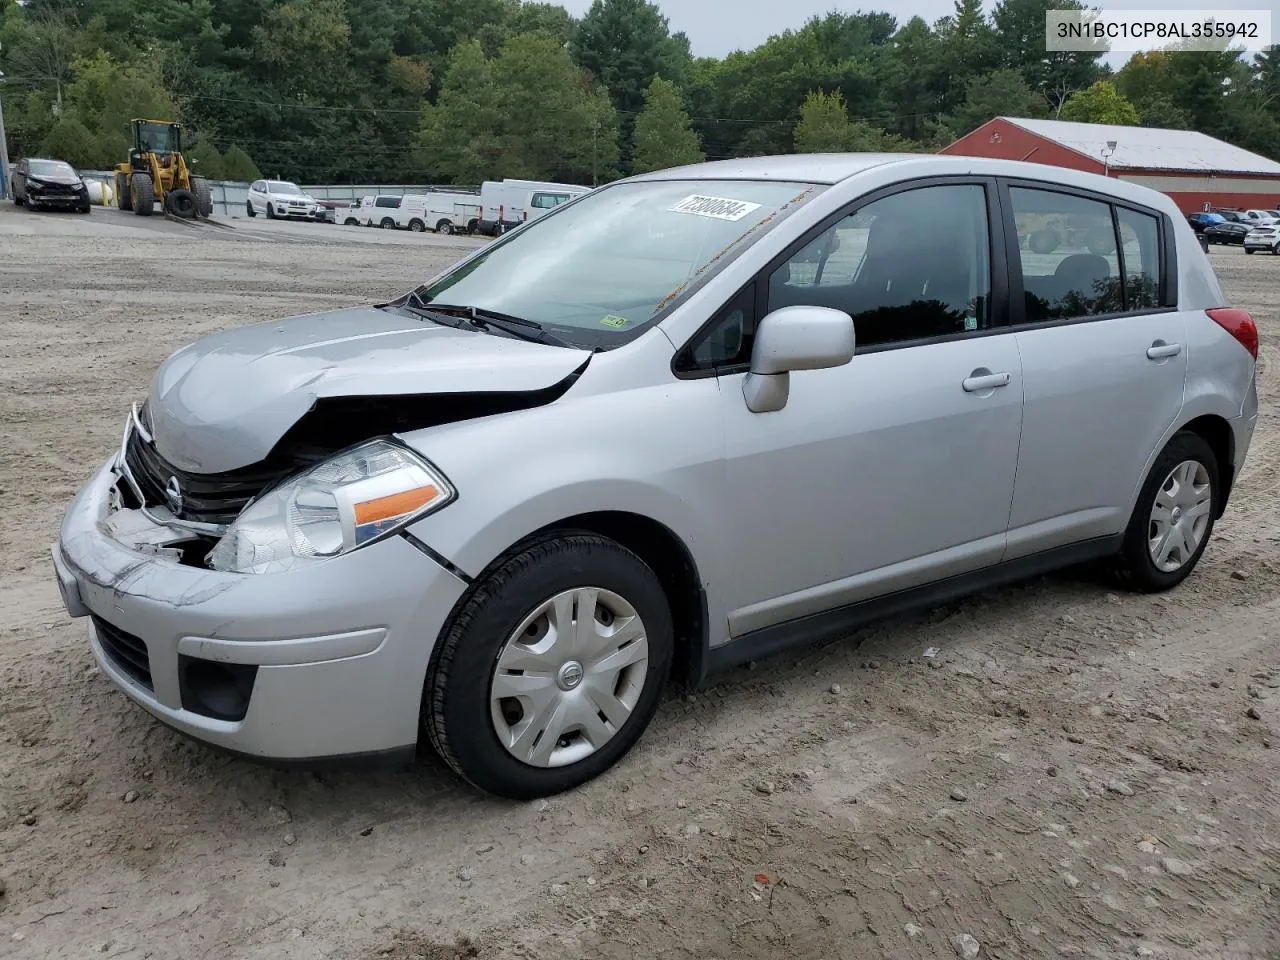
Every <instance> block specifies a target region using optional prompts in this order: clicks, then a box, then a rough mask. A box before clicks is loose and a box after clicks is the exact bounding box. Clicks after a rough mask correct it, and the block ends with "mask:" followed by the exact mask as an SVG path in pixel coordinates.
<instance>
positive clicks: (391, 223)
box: [378, 217, 396, 230]
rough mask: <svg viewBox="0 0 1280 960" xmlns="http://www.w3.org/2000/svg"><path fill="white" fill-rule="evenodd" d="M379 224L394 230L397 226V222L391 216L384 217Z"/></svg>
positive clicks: (384, 228) (383, 227)
mask: <svg viewBox="0 0 1280 960" xmlns="http://www.w3.org/2000/svg"><path fill="white" fill-rule="evenodd" d="M378 226H380V227H381V228H382V229H383V230H394V229H395V228H396V222H395V221H394V220H392V219H391V218H390V217H383V218H382V222H381V223H380V224H378Z"/></svg>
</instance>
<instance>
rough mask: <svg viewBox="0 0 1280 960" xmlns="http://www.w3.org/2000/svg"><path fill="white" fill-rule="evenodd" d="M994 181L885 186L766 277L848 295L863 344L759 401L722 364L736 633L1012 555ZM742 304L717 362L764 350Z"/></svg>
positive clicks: (797, 289) (843, 299)
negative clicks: (842, 361) (783, 398)
mask: <svg viewBox="0 0 1280 960" xmlns="http://www.w3.org/2000/svg"><path fill="white" fill-rule="evenodd" d="M993 189H994V187H993V186H991V185H989V184H984V183H980V182H976V183H949V184H946V185H937V186H918V187H915V188H912V189H907V190H901V191H899V192H896V193H892V194H889V195H887V196H883V197H880V198H879V199H875V200H873V201H872V202H870V203H867V204H864V205H862V206H861V207H860V208H853V209H851V210H850V212H849V213H848V215H846V216H844V217H843V218H841V219H840V220H839V221H838V222H836V223H835V224H834V225H833V226H830V227H829V228H827V229H825V230H820V231H818V232H817V235H816V236H814V237H812V238H806V240H807V241H808V242H807V244H806V245H805V246H803V247H802V248H801V249H798V250H796V251H794V253H793V255H791V256H790V257H788V258H786V260H785V262H783V263H781V265H779V266H777V268H776V269H774V270H773V271H771V272H769V273H767V274H766V275H762V276H761V277H760V278H758V279H757V281H756V283H757V284H758V285H759V287H758V288H757V291H756V292H755V296H756V300H755V303H756V310H757V313H758V314H763V313H766V312H767V311H769V310H773V309H778V308H780V307H784V306H793V305H798V304H812V305H820V306H828V307H834V308H837V309H841V310H843V311H845V312H846V313H849V314H850V315H851V316H852V317H853V323H854V329H855V335H856V338H857V347H856V348H855V355H854V358H853V361H852V362H851V363H849V364H848V365H847V366H844V367H838V368H835V369H829V370H817V371H806V372H798V373H792V374H791V375H790V396H789V399H788V402H787V404H786V406H785V407H784V408H783V409H782V410H780V411H777V412H774V413H765V414H756V413H752V412H751V411H750V410H748V409H747V407H746V405H745V403H744V402H743V395H742V381H743V379H744V377H745V373H743V372H735V373H732V374H724V375H722V376H721V378H720V379H721V390H720V395H721V402H722V403H723V405H724V413H723V419H724V423H725V443H726V478H725V503H724V506H725V515H726V523H725V530H726V537H727V538H728V540H727V542H726V545H727V547H728V551H727V555H728V557H729V560H728V569H729V570H730V571H732V574H731V577H730V583H729V584H728V585H727V587H728V604H729V609H730V611H731V612H730V614H729V630H730V633H731V635H733V636H741V635H743V634H745V633H749V632H751V631H753V630H757V629H760V628H763V627H767V626H770V625H773V624H776V623H780V622H783V621H787V620H793V619H796V618H799V617H804V616H807V615H810V614H813V613H818V612H821V611H823V610H827V609H831V608H834V607H838V606H843V605H846V604H849V603H854V602H857V601H860V600H864V599H867V598H869V597H872V596H876V595H879V594H883V593H888V592H892V591H896V590H900V589H904V588H907V587H911V586H916V585H919V584H921V583H926V582H928V581H931V580H935V579H940V578H943V577H947V576H951V575H954V574H958V573H962V572H965V571H968V570H972V569H976V568H978V567H982V566H986V565H989V564H994V563H996V562H998V561H999V560H1000V557H1001V554H1002V553H1003V551H1004V545H1005V532H1006V529H1007V523H1008V517H1009V504H1010V500H1011V498H1012V495H1013V484H1014V473H1015V469H1016V465H1017V455H1018V435H1019V428H1020V425H1021V419H1022V373H1021V368H1020V363H1019V358H1018V348H1017V343H1016V341H1015V337H1014V335H1013V334H1012V333H1011V332H1010V333H1002V332H1000V328H999V327H998V326H997V323H998V321H999V320H1000V319H1002V317H1001V315H1000V314H998V313H994V312H993V310H992V303H993V297H992V272H991V262H992V257H991V250H992V242H991V230H990V228H989V216H988V208H989V204H988V191H989V190H993ZM998 286H1000V287H1001V288H1002V287H1003V278H1001V280H1000V283H999V284H998ZM996 299H997V301H998V298H996ZM742 305H743V304H738V305H732V304H731V305H730V309H729V310H728V311H726V314H725V316H724V318H722V320H723V322H722V324H720V325H719V328H717V327H713V328H712V329H711V331H710V335H709V338H708V344H709V345H708V346H706V347H705V348H703V353H702V358H703V361H704V362H711V363H713V364H714V365H715V366H716V367H717V368H721V369H722V368H723V367H724V365H725V358H731V357H733V356H734V354H735V352H736V355H737V358H738V360H740V361H741V360H744V359H745V358H749V355H750V340H751V337H750V335H749V333H750V331H749V330H748V329H747V328H748V327H749V324H747V323H746V322H745V316H744V314H743V311H742V310H741V309H737V308H739V307H741V306H742ZM735 310H736V312H735ZM735 324H737V327H736V328H735ZM717 352H718V353H719V354H721V356H720V357H719V358H717V357H716V356H715V354H716V353H717ZM694 355H695V356H697V355H698V354H697V351H696V350H695V351H694Z"/></svg>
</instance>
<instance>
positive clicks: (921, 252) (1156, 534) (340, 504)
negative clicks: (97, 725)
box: [53, 155, 1258, 798]
mask: <svg viewBox="0 0 1280 960" xmlns="http://www.w3.org/2000/svg"><path fill="white" fill-rule="evenodd" d="M1257 345H1258V341H1257V329H1256V327H1255V326H1254V323H1253V321H1252V320H1251V319H1250V317H1249V315H1248V314H1247V313H1244V312H1243V311H1240V310H1236V309H1232V308H1231V307H1230V306H1229V305H1228V304H1227V303H1226V301H1225V300H1224V298H1223V294H1222V291H1221V290H1220V288H1219V286H1218V283H1217V280H1216V278H1215V277H1214V274H1213V271H1212V269H1211V268H1210V266H1209V263H1208V261H1207V260H1206V258H1205V255H1204V254H1203V253H1202V252H1201V250H1200V249H1199V247H1198V245H1197V243H1196V240H1195V236H1194V234H1193V233H1192V231H1191V228H1190V227H1189V226H1188V225H1187V223H1186V220H1185V219H1184V218H1183V217H1182V215H1181V214H1180V213H1179V211H1178V209H1177V207H1176V206H1175V205H1174V204H1173V202H1172V201H1171V200H1169V199H1168V198H1167V197H1165V196H1163V195H1161V194H1159V193H1155V192H1152V191H1150V190H1147V189H1145V188H1142V187H1138V186H1134V185H1131V184H1127V183H1123V182H1119V181H1116V180H1110V179H1103V178H1101V177H1096V176H1092V175H1088V174H1083V173H1076V172H1074V171H1069V170H1061V169H1056V168H1050V167H1046V166H1038V165H1031V164H1018V163H1012V162H1007V161H996V160H978V159H967V158H954V157H933V156H929V157H919V156H903V155H840V156H835V155H833V156H816V157H780V158H761V159H753V160H742V161H730V162H723V163H711V164H705V165H700V166H694V167H688V168H682V169H676V170H668V171H663V172H659V173H653V174H648V175H645V176H641V177H636V178H633V179H630V180H626V181H622V182H619V183H615V184H613V185H610V186H607V187H604V188H601V189H598V190H595V191H592V192H591V193H589V194H586V195H584V196H582V197H580V198H578V199H576V200H574V201H573V202H571V203H568V204H565V205H563V206H561V207H560V208H558V209H557V210H555V211H554V212H552V213H550V214H548V215H547V216H545V217H543V218H540V219H539V220H537V221H535V222H531V223H529V224H528V225H526V226H523V227H521V229H519V230H516V231H513V232H512V233H510V234H509V235H508V236H506V237H504V238H502V239H501V240H499V241H497V242H495V243H492V244H490V245H488V246H486V247H484V248H483V249H481V250H478V251H477V252H475V253H474V254H473V255H471V256H470V257H468V258H466V259H465V260H463V261H461V262H460V263H458V264H457V265H456V266H454V267H452V268H451V269H449V270H447V271H446V272H444V273H443V274H441V275H440V276H438V277H436V278H435V279H434V280H431V281H430V282H428V283H426V284H424V285H422V286H420V287H418V288H417V289H415V290H413V291H412V292H410V293H408V294H407V295H405V296H403V297H401V298H399V299H397V300H395V301H394V302H390V303H385V304H381V305H377V306H370V307H362V308H356V309H345V310H338V311H334V312H331V313H323V314H319V315H315V316H305V317H294V318H290V319H286V320H280V321H272V322H269V323H265V324H261V325H257V326H252V327H248V328H245V329H237V330H228V331H225V332H222V333H218V334H215V335H213V336H210V337H207V338H205V339H203V340H201V341H199V342H198V343H195V344H193V345H191V346H189V347H186V348H185V349H183V350H180V351H179V352H177V353H176V354H174V355H173V356H172V357H171V358H170V359H169V360H167V361H166V362H165V363H164V365H163V366H162V367H161V368H160V369H159V371H158V372H157V374H156V376H155V380H154V383H153V385H152V387H151V391H150V394H149V396H148V397H147V398H146V400H145V402H144V403H143V404H142V405H141V406H140V407H138V406H135V408H134V409H133V410H132V411H130V412H129V414H128V416H127V417H126V418H125V424H124V430H123V434H122V438H121V442H120V448H119V450H118V451H116V452H115V453H114V455H112V456H111V458H110V459H109V460H108V461H107V462H106V463H105V464H104V465H103V466H102V468H101V469H100V470H99V471H98V472H97V473H96V474H95V475H94V476H93V477H92V478H91V479H90V480H89V482H88V483H87V484H86V485H85V486H84V487H83V489H81V490H80V492H79V493H78V495H77V497H76V499H75V501H74V503H73V504H72V505H71V507H70V509H69V511H68V513H67V516H66V519H65V521H64V523H63V527H62V531H61V536H60V539H59V541H58V543H57V544H56V545H55V546H54V548H53V560H54V566H55V568H56V571H57V577H58V580H59V583H60V585H61V589H62V592H63V596H64V599H65V602H66V604H67V608H68V610H69V611H70V613H71V614H72V615H73V616H85V617H88V618H89V620H88V622H89V642H90V645H91V647H92V650H93V654H94V656H95V658H96V659H97V661H98V663H99V664H100V665H101V668H102V671H103V673H104V674H105V675H106V676H107V677H109V678H110V679H111V680H112V681H113V682H114V683H115V684H116V685H117V686H118V687H119V688H120V689H121V690H123V691H124V693H125V694H127V695H128V696H129V697H131V698H132V699H133V700H135V701H136V702H137V703H139V704H140V705H141V706H143V707H144V708H145V709H146V710H148V711H150V712H151V713H152V714H154V715H155V716H156V717H158V718H160V719H161V720H162V721H163V722H165V723H167V724H169V725H171V726H173V727H175V728H177V729H178V730H181V731H184V732H186V733H188V734H190V735H192V736H195V737H198V738H200V739H201V740H205V741H208V742H210V743H213V744H217V745H219V746H221V747H224V748H227V749H230V750H233V751H237V752H239V753H241V754H245V755H250V756H253V757H258V758H264V759H272V760H275V761H296V762H303V763H309V762H315V761H317V760H319V759H322V758H337V757H356V756H368V757H383V758H391V759H403V758H405V757H406V756H409V755H412V753H413V751H414V750H415V748H416V746H417V744H418V742H419V740H420V739H421V738H422V734H423V733H425V734H426V737H427V738H428V739H429V740H430V741H431V743H432V744H433V745H434V746H435V748H436V750H438V751H439V753H440V754H441V755H442V756H443V757H444V759H445V760H446V761H447V762H448V763H449V764H450V765H451V766H452V767H453V769H455V770H456V771H457V772H458V773H459V774H460V775H461V776H463V777H465V778H466V779H467V780H469V781H470V782H471V783H473V784H475V785H477V786H479V787H481V788H483V789H485V790H488V791H492V792H494V793H497V794H502V795H505V796H508V797H520V798H528V797H535V796H539V795H544V794H549V793H553V792H556V791H560V790H564V789H566V788H569V787H572V786H574V785H576V784H579V783H582V782H583V781H585V780H587V779H588V778H590V777H593V776H595V775H596V774H599V773H600V772H602V771H604V770H605V769H607V768H608V767H609V766H610V765H611V764H613V763H615V762H616V761H617V760H618V759H619V758H620V757H622V755H623V754H624V753H625V752H626V751H627V750H628V748H630V747H631V746H632V744H634V743H635V742H636V740H637V739H638V738H639V737H640V735H641V733H642V731H643V730H644V728H645V726H646V724H648V722H649V720H650V718H651V717H652V716H653V714H654V711H655V710H656V709H657V706H658V701H659V698H660V695H661V693H662V691H663V688H664V686H665V685H666V683H667V681H668V679H669V678H674V679H676V680H678V681H682V682H685V683H689V684H695V685H696V684H698V683H700V682H701V681H702V680H704V678H706V677H707V676H708V675H710V674H712V673H714V672H716V671H718V670H721V669H723V668H725V667H728V666H730V665H733V664H737V663H741V662H743V661H747V660H754V659H758V658H760V657H762V656H764V655H767V654H770V653H773V652H775V651H779V650H781V649H783V648H785V647H788V646H790V645H792V644H798V643H805V642H809V641H814V640H817V639H821V638H824V637H832V636H838V635H840V634H842V633H845V632H847V631H848V630H850V628H852V627H854V626H855V625H857V624H859V623H862V622H864V621H866V620H868V619H869V618H872V617H875V616H880V615H884V614H886V613H891V612H893V611H898V610H901V609H903V608H905V607H906V606H908V605H910V604H927V603H936V602H939V601H941V600H944V599H946V598H950V597H954V596H957V595H959V594H962V593H965V592H967V591H972V590H974V589H979V588H983V587H986V586H989V585H992V584H995V583H998V582H1002V581H1008V580H1011V579H1015V578H1019V577H1024V576H1027V575H1031V574H1037V573H1042V572H1044V571H1047V570H1050V569H1052V568H1056V567H1061V566H1064V565H1067V564H1074V563H1079V562H1084V561H1090V560H1098V559H1107V560H1109V561H1110V562H1112V563H1113V565H1114V567H1115V569H1116V571H1117V572H1118V573H1119V574H1120V575H1121V576H1122V577H1123V578H1124V580H1125V581H1126V582H1127V583H1128V584H1130V585H1132V587H1133V588H1135V589H1138V590H1150V591H1154V590H1165V589H1168V588H1170V587H1173V586H1174V585H1176V584H1177V583H1179V582H1180V581H1181V580H1182V579H1183V578H1185V577H1186V576H1187V575H1188V574H1189V573H1190V572H1191V570H1192V568H1193V567H1194V566H1195V565H1196V562H1197V561H1198V560H1199V558H1200V555H1201V554H1202V552H1203V551H1204V549H1205V546H1206V544H1207V543H1208V540H1209V537H1210V534H1211V532H1212V530H1213V525H1214V521H1215V519H1217V518H1218V517H1219V516H1221V514H1222V511H1223V510H1224V508H1225V507H1226V504H1227V498H1228V496H1229V494H1230V492H1231V486H1232V481H1233V479H1234V478H1235V477H1236V475H1237V474H1238V472H1239V470H1240V467H1241V464H1242V462H1243V461H1244V457H1245V453H1246V451H1247V449H1248V447H1249V442H1250V438H1251V436H1252V434H1253V430H1254V425H1255V422H1256V418H1257V409H1258V404H1257V391H1256V385H1255V370H1254V366H1255V359H1256V354H1257Z"/></svg>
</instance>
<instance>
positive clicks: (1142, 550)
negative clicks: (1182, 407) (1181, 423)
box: [1114, 431, 1221, 593]
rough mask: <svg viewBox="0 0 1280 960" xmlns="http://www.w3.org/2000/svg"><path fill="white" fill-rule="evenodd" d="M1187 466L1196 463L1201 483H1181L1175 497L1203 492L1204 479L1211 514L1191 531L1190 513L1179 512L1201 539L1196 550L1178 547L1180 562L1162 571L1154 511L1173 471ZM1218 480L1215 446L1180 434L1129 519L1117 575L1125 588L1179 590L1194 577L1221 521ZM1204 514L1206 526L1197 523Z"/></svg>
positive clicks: (1145, 485)
mask: <svg viewBox="0 0 1280 960" xmlns="http://www.w3.org/2000/svg"><path fill="white" fill-rule="evenodd" d="M1188 463H1191V464H1195V465H1196V469H1195V471H1194V474H1195V477H1194V478H1193V479H1195V480H1196V482H1194V483H1190V484H1183V483H1179V484H1178V486H1177V488H1176V489H1175V492H1174V498H1176V499H1179V501H1180V502H1182V503H1186V502H1188V501H1189V499H1190V497H1191V496H1192V493H1193V492H1194V491H1200V490H1203V487H1202V486H1201V484H1200V482H1199V480H1200V479H1203V480H1204V481H1205V482H1207V484H1208V489H1207V490H1204V491H1203V492H1200V493H1199V494H1198V496H1199V497H1205V496H1206V494H1207V499H1205V500H1204V503H1205V504H1207V506H1205V507H1204V508H1203V509H1204V510H1205V511H1206V512H1204V513H1202V514H1196V515H1195V516H1194V517H1193V518H1192V526H1191V527H1190V528H1187V527H1186V526H1185V524H1186V522H1187V519H1188V518H1187V516H1186V515H1185V513H1187V512H1189V511H1187V508H1186V507H1185V506H1182V507H1179V508H1176V509H1177V512H1182V513H1184V516H1183V518H1182V521H1181V522H1182V524H1183V529H1184V530H1189V531H1190V532H1191V533H1192V535H1193V536H1194V531H1195V530H1196V529H1197V528H1199V530H1200V532H1199V537H1198V539H1197V540H1195V543H1194V548H1193V549H1190V550H1188V549H1186V541H1185V540H1184V541H1183V545H1182V546H1180V547H1178V548H1176V553H1177V554H1178V556H1175V555H1174V554H1169V555H1168V560H1169V562H1170V563H1173V562H1175V561H1177V562H1178V563H1177V566H1176V568H1174V569H1161V567H1160V566H1158V565H1157V563H1156V562H1155V559H1154V558H1153V557H1152V549H1153V547H1152V544H1151V541H1152V540H1154V539H1156V537H1155V536H1154V535H1153V534H1157V533H1158V530H1159V528H1158V527H1156V526H1155V520H1154V518H1153V510H1154V509H1155V507H1156V502H1157V497H1159V496H1160V495H1161V494H1162V492H1164V491H1165V488H1166V486H1167V484H1168V482H1169V481H1171V480H1172V479H1173V478H1172V474H1173V472H1174V471H1175V470H1178V469H1182V468H1183V466H1184V465H1185V464H1188ZM1219 476H1220V472H1219V467H1218V458H1217V457H1216V456H1215V455H1214V453H1213V448H1211V447H1210V446H1209V444H1208V443H1206V442H1205V440H1204V438H1203V437H1201V436H1199V435H1198V434H1194V433H1190V432H1186V431H1184V432H1182V433H1179V434H1176V435H1175V436H1174V438H1173V439H1172V440H1170V441H1169V443H1168V445H1167V446H1166V447H1165V448H1164V449H1163V450H1162V451H1160V455H1159V456H1158V457H1156V461H1155V463H1154V464H1152V466H1151V472H1150V473H1148V474H1147V479H1146V480H1145V481H1144V482H1143V484H1142V490H1141V491H1140V492H1139V494H1138V502H1137V503H1136V504H1135V505H1134V508H1133V516H1132V517H1131V518H1130V519H1129V526H1128V528H1127V529H1126V530H1125V536H1124V545H1123V546H1122V547H1121V550H1120V555H1119V557H1118V558H1117V559H1116V563H1115V567H1114V572H1115V575H1116V578H1117V580H1118V581H1119V582H1120V584H1121V585H1122V586H1124V587H1126V588H1128V589H1130V590H1134V591H1137V592H1141V593H1160V592H1162V591H1165V590H1170V589H1172V588H1173V587H1176V586H1177V585H1178V584H1180V583H1181V582H1182V581H1183V580H1185V579H1186V578H1187V577H1188V576H1190V574H1191V571H1192V570H1194V569H1195V567H1196V564H1197V563H1199V562H1200V557H1201V556H1202V555H1203V554H1204V550H1205V547H1206V546H1208V544H1209V539H1210V537H1212V536H1213V525H1214V521H1215V520H1216V519H1217V513H1218V504H1219V501H1220V497H1221V487H1220V486H1219ZM1184 491H1185V492H1184ZM1163 499H1164V500H1165V502H1168V501H1169V499H1170V496H1169V494H1168V493H1167V492H1164V497H1163ZM1199 516H1203V517H1204V519H1205V522H1204V524H1203V525H1201V524H1199V523H1198V522H1196V521H1197V520H1198V518H1199ZM1175 542H1176V541H1175Z"/></svg>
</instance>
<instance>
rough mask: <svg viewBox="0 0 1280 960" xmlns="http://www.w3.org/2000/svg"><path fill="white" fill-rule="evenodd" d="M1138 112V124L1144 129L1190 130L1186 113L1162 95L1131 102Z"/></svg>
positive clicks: (1150, 95) (1151, 94)
mask: <svg viewBox="0 0 1280 960" xmlns="http://www.w3.org/2000/svg"><path fill="white" fill-rule="evenodd" d="M1133 107H1134V109H1135V110H1137V111H1138V123H1139V124H1140V125H1141V126H1144V127H1159V128H1162V129H1165V130H1190V129H1191V121H1190V119H1188V117H1187V112H1186V111H1185V110H1183V109H1182V108H1181V107H1180V106H1178V105H1177V104H1176V103H1174V102H1173V101H1172V100H1171V99H1169V97H1167V96H1166V95H1165V94H1163V93H1158V92H1157V93H1150V94H1147V95H1146V96H1145V97H1144V98H1142V99H1140V100H1135V101H1133Z"/></svg>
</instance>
